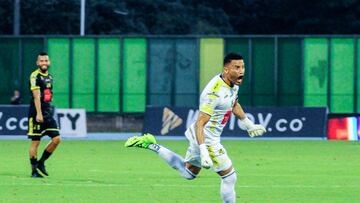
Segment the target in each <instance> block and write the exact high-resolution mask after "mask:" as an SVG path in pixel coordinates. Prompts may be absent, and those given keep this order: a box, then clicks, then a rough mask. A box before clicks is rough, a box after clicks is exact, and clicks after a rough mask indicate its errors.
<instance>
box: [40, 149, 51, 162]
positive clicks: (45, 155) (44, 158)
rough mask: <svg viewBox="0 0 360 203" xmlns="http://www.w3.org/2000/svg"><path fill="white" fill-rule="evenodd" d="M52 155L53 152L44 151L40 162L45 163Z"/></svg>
mask: <svg viewBox="0 0 360 203" xmlns="http://www.w3.org/2000/svg"><path fill="white" fill-rule="evenodd" d="M51 154H52V153H51V152H48V151H46V150H44V152H43V154H42V155H41V158H40V160H39V162H43V163H44V162H45V161H46V159H48V158H49V157H50V156H51Z"/></svg>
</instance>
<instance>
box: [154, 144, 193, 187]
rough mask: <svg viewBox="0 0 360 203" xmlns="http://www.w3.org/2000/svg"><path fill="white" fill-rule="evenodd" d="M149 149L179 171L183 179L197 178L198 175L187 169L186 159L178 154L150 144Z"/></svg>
mask: <svg viewBox="0 0 360 203" xmlns="http://www.w3.org/2000/svg"><path fill="white" fill-rule="evenodd" d="M148 148H149V149H150V150H152V151H154V152H156V153H157V154H158V155H159V156H160V157H161V158H162V159H164V161H165V162H166V163H167V164H168V165H169V166H171V167H172V168H174V169H175V170H177V171H179V173H180V175H181V176H182V177H184V178H186V179H188V180H192V179H194V178H196V175H195V174H194V173H192V172H191V171H190V170H189V169H187V168H186V167H185V162H184V159H183V158H182V157H181V156H179V155H178V154H176V153H174V152H172V151H170V150H169V149H167V148H166V147H164V146H161V145H158V144H150V145H149V147H148Z"/></svg>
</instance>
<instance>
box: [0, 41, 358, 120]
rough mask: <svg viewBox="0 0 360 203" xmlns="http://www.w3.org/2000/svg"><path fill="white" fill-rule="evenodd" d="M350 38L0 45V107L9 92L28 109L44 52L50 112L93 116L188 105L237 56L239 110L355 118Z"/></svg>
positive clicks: (355, 51) (354, 60)
mask: <svg viewBox="0 0 360 203" xmlns="http://www.w3.org/2000/svg"><path fill="white" fill-rule="evenodd" d="M359 44H360V42H359V36H357V35H351V36H332V35H324V36H310V35H306V36H291V35H290V36H284V35H270V36H259V35H249V36H213V37H202V36H174V37H171V36H87V37H77V36H22V37H11V36H2V37H0V71H1V73H2V81H1V85H0V103H1V104H8V103H9V99H10V97H11V94H12V91H13V90H14V89H20V90H21V93H22V95H23V101H24V103H25V104H26V103H28V100H29V99H28V98H29V97H30V92H29V91H28V77H29V75H30V73H31V72H32V71H33V69H35V59H36V55H37V53H38V52H40V51H42V50H47V51H48V52H49V55H50V57H51V60H52V67H51V72H52V74H53V75H54V77H55V85H54V93H55V100H54V104H55V105H56V106H57V107H59V108H85V109H86V110H87V112H93V113H95V112H98V113H120V114H127V113H143V112H144V111H145V107H146V105H155V106H163V105H168V106H176V107H189V106H196V105H197V102H198V95H199V93H200V91H201V89H202V88H203V87H204V86H205V84H206V83H207V81H208V80H209V79H210V78H211V77H213V75H214V74H216V73H218V72H220V71H221V67H222V59H223V56H224V55H225V54H226V53H229V52H234V51H235V52H240V53H242V54H243V55H244V57H245V63H246V67H247V77H246V79H245V82H244V84H243V85H242V86H241V88H240V91H239V94H240V97H239V98H240V102H241V103H242V104H243V105H245V106H253V107H259V106H264V107H271V106H276V107H287V106H303V107H314V106H317V107H328V108H329V110H330V112H331V113H359V109H360V108H359V105H360V99H359V96H360V93H359V91H360V88H359V85H360V82H359V73H360V71H358V69H359V65H358V64H359V63H358V61H359V59H360V52H359V51H358V49H359Z"/></svg>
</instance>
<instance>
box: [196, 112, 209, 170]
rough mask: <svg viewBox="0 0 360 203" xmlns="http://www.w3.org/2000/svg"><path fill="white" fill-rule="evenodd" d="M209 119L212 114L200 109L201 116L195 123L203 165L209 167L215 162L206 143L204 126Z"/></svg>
mask: <svg viewBox="0 0 360 203" xmlns="http://www.w3.org/2000/svg"><path fill="white" fill-rule="evenodd" d="M209 120H210V115H208V114H206V113H204V112H201V111H200V113H199V117H198V119H197V121H196V124H195V127H196V129H195V131H196V132H195V134H196V141H197V143H198V144H199V148H200V158H201V166H202V167H204V168H207V169H208V168H210V167H211V166H212V165H213V162H212V160H211V158H210V155H209V151H208V149H207V147H206V145H205V143H204V140H205V139H204V126H205V125H206V123H207V122H209Z"/></svg>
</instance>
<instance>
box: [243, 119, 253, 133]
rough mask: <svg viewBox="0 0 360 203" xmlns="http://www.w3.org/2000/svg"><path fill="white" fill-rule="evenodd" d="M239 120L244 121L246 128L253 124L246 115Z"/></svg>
mask: <svg viewBox="0 0 360 203" xmlns="http://www.w3.org/2000/svg"><path fill="white" fill-rule="evenodd" d="M241 121H242V122H243V123H244V126H245V128H246V129H247V130H249V129H251V128H252V127H253V126H254V123H253V122H252V121H251V120H250V119H249V118H248V117H245V118H244V119H243V120H241Z"/></svg>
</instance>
